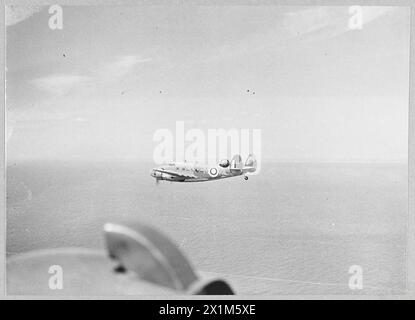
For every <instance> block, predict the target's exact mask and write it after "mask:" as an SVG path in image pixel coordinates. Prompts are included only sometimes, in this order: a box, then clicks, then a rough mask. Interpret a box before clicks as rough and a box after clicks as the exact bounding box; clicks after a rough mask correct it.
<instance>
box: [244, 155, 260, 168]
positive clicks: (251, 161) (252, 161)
mask: <svg viewBox="0 0 415 320" xmlns="http://www.w3.org/2000/svg"><path fill="white" fill-rule="evenodd" d="M256 168H257V161H256V158H255V156H254V155H253V154H250V155H249V156H248V158H247V159H246V161H245V166H244V167H243V171H244V172H255V171H256Z"/></svg>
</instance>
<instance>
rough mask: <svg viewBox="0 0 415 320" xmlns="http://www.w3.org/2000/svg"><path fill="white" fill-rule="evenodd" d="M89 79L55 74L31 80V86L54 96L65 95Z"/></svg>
mask: <svg viewBox="0 0 415 320" xmlns="http://www.w3.org/2000/svg"><path fill="white" fill-rule="evenodd" d="M89 80H90V78H89V77H85V76H80V75H70V74H56V75H50V76H47V77H43V78H38V79H35V80H33V84H34V85H35V86H36V87H37V88H38V89H40V90H43V91H46V92H48V93H51V94H54V95H59V96H61V95H65V94H66V93H68V92H69V91H70V90H71V89H72V88H73V87H75V86H77V85H80V84H85V83H86V82H87V81H89Z"/></svg>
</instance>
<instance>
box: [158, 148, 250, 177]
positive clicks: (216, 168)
mask: <svg viewBox="0 0 415 320" xmlns="http://www.w3.org/2000/svg"><path fill="white" fill-rule="evenodd" d="M256 168H257V161H256V159H255V156H254V155H252V154H250V155H249V156H248V158H247V159H246V161H245V165H243V164H242V158H241V156H240V155H239V154H237V155H235V156H234V157H233V158H232V161H230V162H229V160H227V159H224V160H221V161H220V162H219V163H218V164H217V165H213V166H211V165H200V164H197V163H193V164H192V163H187V162H181V163H179V162H173V163H169V164H166V165H162V166H159V167H156V168H153V169H152V170H151V176H152V177H153V178H155V179H156V183H158V182H159V181H160V180H166V181H171V182H202V181H212V180H219V179H224V178H231V177H237V176H242V175H243V176H244V179H245V180H248V175H247V174H248V173H252V172H255V171H256Z"/></svg>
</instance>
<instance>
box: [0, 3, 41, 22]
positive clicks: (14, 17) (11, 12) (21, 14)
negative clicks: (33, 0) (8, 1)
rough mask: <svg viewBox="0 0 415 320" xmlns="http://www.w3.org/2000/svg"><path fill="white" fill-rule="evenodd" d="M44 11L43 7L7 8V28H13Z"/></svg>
mask: <svg viewBox="0 0 415 320" xmlns="http://www.w3.org/2000/svg"><path fill="white" fill-rule="evenodd" d="M41 10H42V7H41V6H30V5H28V6H16V5H8V6H5V18H6V26H12V25H14V24H17V23H19V22H21V21H23V20H26V19H27V18H29V17H31V16H32V15H34V14H35V13H38V12H39V11H41Z"/></svg>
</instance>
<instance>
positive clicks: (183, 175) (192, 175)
mask: <svg viewBox="0 0 415 320" xmlns="http://www.w3.org/2000/svg"><path fill="white" fill-rule="evenodd" d="M156 171H158V172H161V173H167V174H171V175H173V176H177V177H182V178H197V177H196V176H195V175H194V174H191V173H189V172H179V171H173V170H166V169H163V170H161V169H157V170H156Z"/></svg>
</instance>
